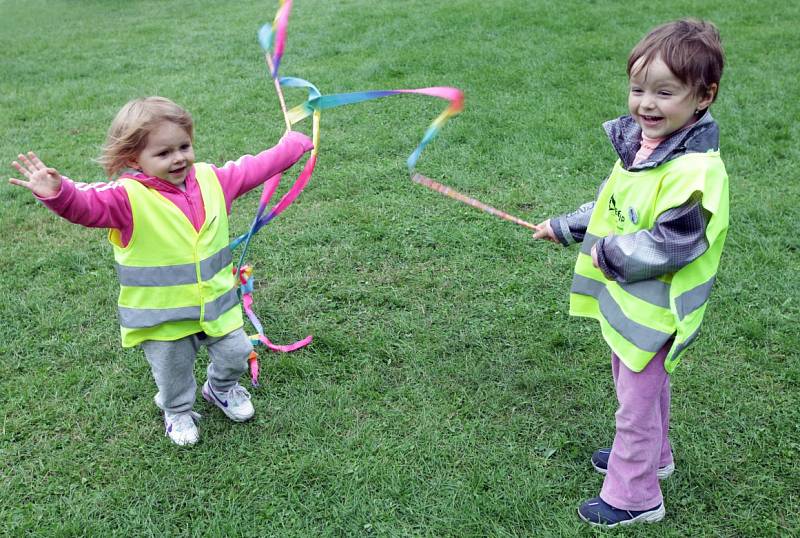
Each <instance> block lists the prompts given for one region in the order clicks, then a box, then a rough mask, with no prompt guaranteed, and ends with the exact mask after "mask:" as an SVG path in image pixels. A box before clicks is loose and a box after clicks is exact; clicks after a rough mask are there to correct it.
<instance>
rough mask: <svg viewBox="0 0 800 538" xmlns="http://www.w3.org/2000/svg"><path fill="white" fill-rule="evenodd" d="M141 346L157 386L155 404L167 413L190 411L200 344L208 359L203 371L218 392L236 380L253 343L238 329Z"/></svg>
mask: <svg viewBox="0 0 800 538" xmlns="http://www.w3.org/2000/svg"><path fill="white" fill-rule="evenodd" d="M140 345H141V346H142V350H144V354H145V356H146V357H147V362H149V363H150V369H151V370H152V372H153V379H155V382H156V386H157V387H158V393H157V394H156V397H155V402H156V405H157V406H158V407H160V408H161V409H163V410H164V411H169V412H170V413H183V412H185V411H190V410H191V409H192V406H193V405H194V400H195V396H196V394H195V393H196V392H197V381H196V380H195V378H194V361H195V358H196V357H197V350H198V349H200V346H202V345H204V346H206V348H207V349H208V354H209V357H210V358H211V362H210V363H209V365H208V368H207V370H206V371H207V373H208V380H209V382H210V383H211V386H213V387H214V390H216V391H218V392H226V391H228V390H229V389H230V388H231V387H233V386H234V385H235V384H236V383H237V382H238V381H239V378H240V377H241V376H242V374H243V373H244V372H245V370H247V358H248V357H249V356H250V352H251V351H253V344H251V343H250V339H249V338H248V337H247V335H246V334H245V332H244V330H242V329H241V328H240V329H236V330H235V331H232V332H230V333H228V334H226V335H225V336H219V337H213V336H206V335H205V334H204V333H198V334H193V335H190V336H186V337H184V338H181V339H180V340H173V341H171V342H162V341H158V340H146V341H144V342H142V343H141V344H140Z"/></svg>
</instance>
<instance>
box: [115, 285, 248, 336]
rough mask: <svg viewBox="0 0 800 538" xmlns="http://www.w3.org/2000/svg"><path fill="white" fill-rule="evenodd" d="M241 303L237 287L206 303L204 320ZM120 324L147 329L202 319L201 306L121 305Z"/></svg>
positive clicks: (119, 308) (128, 327)
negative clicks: (175, 322) (158, 306)
mask: <svg viewBox="0 0 800 538" xmlns="http://www.w3.org/2000/svg"><path fill="white" fill-rule="evenodd" d="M238 303H239V296H238V295H237V293H236V287H233V288H231V289H230V290H228V291H227V292H225V293H224V294H222V295H220V296H219V297H217V298H216V299H214V300H213V301H211V302H208V303H206V305H205V316H204V318H203V321H214V320H215V319H217V318H219V317H220V316H221V315H222V314H224V313H225V312H227V311H228V310H230V309H231V308H233V307H234V306H236V305H237V304H238ZM117 310H118V311H119V324H120V325H122V326H123V327H125V328H126V329H146V328H148V327H155V326H156V325H161V324H162V323H166V322H168V321H198V322H199V321H200V307H199V306H183V307H179V308H130V307H126V306H120V307H118V309H117Z"/></svg>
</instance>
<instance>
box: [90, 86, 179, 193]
mask: <svg viewBox="0 0 800 538" xmlns="http://www.w3.org/2000/svg"><path fill="white" fill-rule="evenodd" d="M164 121H169V122H172V123H174V124H176V125H178V126H179V127H183V129H184V130H185V131H186V133H187V134H188V135H189V138H190V139H192V140H193V138H194V133H193V129H194V125H193V123H192V116H191V114H189V113H188V112H187V111H186V110H184V109H183V108H181V107H179V106H178V105H176V104H175V103H173V102H172V101H170V100H169V99H167V98H166V97H158V96H153V97H142V98H139V99H134V100H133V101H129V102H128V103H126V104H125V106H123V107H122V108H121V109H120V111H119V112H117V115H116V117H115V118H114V121H112V122H111V127H110V128H109V129H108V135H107V136H106V143H105V144H104V145H103V150H102V153H101V155H100V157H99V158H98V159H97V162H99V163H100V165H101V166H102V167H103V169H105V171H106V173H107V174H108V177H113V176H114V175H116V174H117V173H118V172H119V171H120V170H123V169H125V168H127V167H128V165H129V163H130V162H131V161H132V160H135V159H137V158H138V157H139V154H140V153H141V152H142V150H143V149H144V147H145V146H146V145H147V137H148V135H149V134H150V133H151V132H152V131H153V129H154V128H155V127H156V126H157V125H158V124H160V123H161V122H164Z"/></svg>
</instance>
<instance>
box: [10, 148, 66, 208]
mask: <svg viewBox="0 0 800 538" xmlns="http://www.w3.org/2000/svg"><path fill="white" fill-rule="evenodd" d="M17 159H19V161H14V162H13V163H11V166H13V167H14V168H16V169H17V171H18V172H19V173H20V174H22V175H23V176H25V178H26V179H27V181H24V180H21V179H17V178H13V177H12V178H9V180H8V182H9V183H11V184H12V185H17V186H18V187H25V188H26V189H28V190H29V191H31V192H32V193H33V194H35V195H36V196H39V197H40V198H50V197H51V196H55V195H56V194H58V191H60V190H61V174H59V173H58V170H56V169H55V168H50V167H48V166H45V164H44V163H43V162H42V161H41V159H39V157H37V155H36V154H35V153H34V152H32V151H29V152H28V155H27V156H26V155H23V154H21V153H20V154H19V155H18V156H17ZM20 163H22V164H20Z"/></svg>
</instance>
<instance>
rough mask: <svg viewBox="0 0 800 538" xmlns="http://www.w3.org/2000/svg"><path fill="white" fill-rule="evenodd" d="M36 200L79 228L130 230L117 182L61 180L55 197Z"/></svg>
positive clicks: (128, 208)
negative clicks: (79, 226)
mask: <svg viewBox="0 0 800 538" xmlns="http://www.w3.org/2000/svg"><path fill="white" fill-rule="evenodd" d="M37 198H38V199H39V200H40V201H41V202H42V203H43V204H44V205H45V206H46V207H47V208H48V209H50V210H51V211H53V212H54V213H56V214H57V215H59V216H60V217H63V218H65V219H67V220H68V221H70V222H73V223H75V224H80V225H81V226H87V227H90V228H117V229H119V230H123V231H124V230H128V229H131V228H132V227H133V216H132V214H131V204H130V200H128V193H127V192H126V191H125V188H124V187H123V186H122V184H121V183H120V182H119V181H111V182H108V183H79V182H74V181H72V180H71V179H69V178H67V177H63V176H62V178H61V189H60V190H59V191H58V193H57V194H56V195H55V196H51V197H49V198H39V197H38V196H37Z"/></svg>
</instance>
